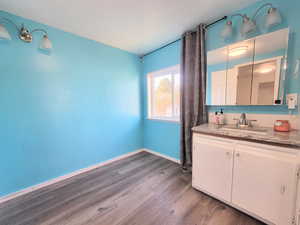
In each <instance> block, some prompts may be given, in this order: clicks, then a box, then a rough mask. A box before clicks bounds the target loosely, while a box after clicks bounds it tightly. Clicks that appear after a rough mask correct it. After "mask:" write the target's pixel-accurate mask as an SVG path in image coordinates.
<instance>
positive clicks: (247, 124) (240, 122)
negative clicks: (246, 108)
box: [234, 113, 257, 127]
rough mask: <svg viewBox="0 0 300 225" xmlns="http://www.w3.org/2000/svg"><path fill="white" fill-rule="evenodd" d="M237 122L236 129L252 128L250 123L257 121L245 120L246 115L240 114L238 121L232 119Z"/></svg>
mask: <svg viewBox="0 0 300 225" xmlns="http://www.w3.org/2000/svg"><path fill="white" fill-rule="evenodd" d="M234 120H236V121H237V123H236V126H237V127H252V123H251V122H256V121H257V120H247V117H246V113H242V114H241V116H240V118H239V119H234Z"/></svg>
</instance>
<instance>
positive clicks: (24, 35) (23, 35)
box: [19, 26, 32, 43]
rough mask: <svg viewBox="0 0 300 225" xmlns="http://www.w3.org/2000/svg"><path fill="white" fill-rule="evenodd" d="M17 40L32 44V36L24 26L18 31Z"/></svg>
mask: <svg viewBox="0 0 300 225" xmlns="http://www.w3.org/2000/svg"><path fill="white" fill-rule="evenodd" d="M19 38H20V39H21V40H22V41H24V42H26V43H31V42H32V34H31V33H30V32H29V31H28V30H27V29H26V28H25V27H24V26H22V27H21V29H20V32H19Z"/></svg>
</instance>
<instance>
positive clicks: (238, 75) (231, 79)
mask: <svg viewBox="0 0 300 225" xmlns="http://www.w3.org/2000/svg"><path fill="white" fill-rule="evenodd" d="M288 34H289V30H288V29H282V30H279V31H275V32H272V33H268V34H264V35H260V36H257V37H255V38H252V39H249V40H246V41H241V42H238V43H234V44H231V45H228V46H225V47H223V48H220V49H216V50H213V51H209V52H208V53H207V64H208V66H207V99H206V103H207V105H274V104H275V100H278V99H280V100H281V102H282V100H283V93H284V88H283V87H284V82H283V81H284V76H285V69H286V66H285V63H286V52H287V48H288Z"/></svg>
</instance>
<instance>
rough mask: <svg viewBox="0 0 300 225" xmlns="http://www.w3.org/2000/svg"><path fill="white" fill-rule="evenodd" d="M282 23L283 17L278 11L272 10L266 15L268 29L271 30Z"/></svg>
mask: <svg viewBox="0 0 300 225" xmlns="http://www.w3.org/2000/svg"><path fill="white" fill-rule="evenodd" d="M281 21H282V19H281V15H280V13H279V11H278V9H276V8H270V9H269V10H268V14H267V15H266V21H265V25H266V27H267V28H269V27H271V26H275V25H277V24H280V23H281Z"/></svg>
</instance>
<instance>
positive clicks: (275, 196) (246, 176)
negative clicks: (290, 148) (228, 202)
mask: <svg viewBox="0 0 300 225" xmlns="http://www.w3.org/2000/svg"><path fill="white" fill-rule="evenodd" d="M296 171H297V161H296V160H295V156H294V155H292V154H288V153H283V152H273V151H265V150H264V149H262V148H256V147H248V146H247V145H237V146H236V149H235V154H234V170H233V186H232V203H233V204H235V205H237V206H238V207H240V208H242V209H245V210H247V211H249V212H252V213H254V214H256V215H258V216H260V217H261V218H263V219H266V220H268V221H270V222H272V223H274V224H276V225H289V224H292V218H293V212H294V207H295V196H296V186H297V185H296Z"/></svg>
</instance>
